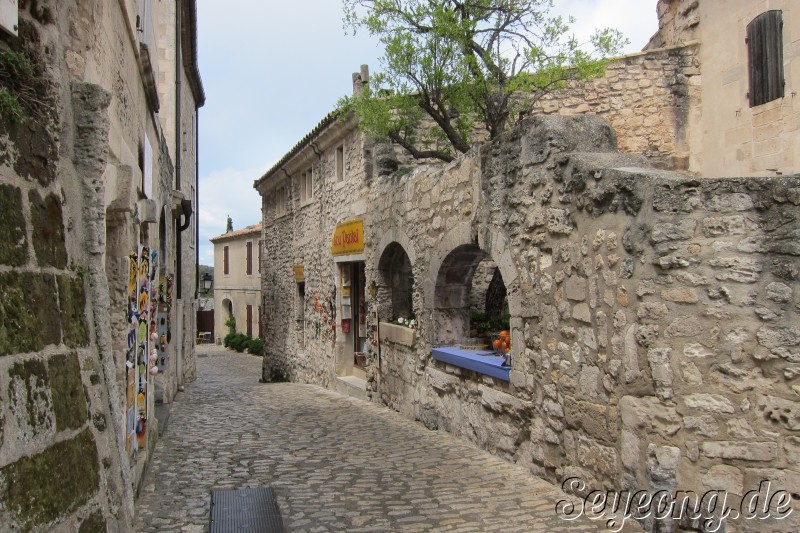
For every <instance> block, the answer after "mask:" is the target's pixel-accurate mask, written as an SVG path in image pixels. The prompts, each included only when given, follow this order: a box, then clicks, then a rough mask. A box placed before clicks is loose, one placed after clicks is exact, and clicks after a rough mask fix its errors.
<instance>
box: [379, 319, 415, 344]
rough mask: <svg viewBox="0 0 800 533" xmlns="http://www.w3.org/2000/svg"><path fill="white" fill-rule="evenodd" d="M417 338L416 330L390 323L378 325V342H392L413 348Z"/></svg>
mask: <svg viewBox="0 0 800 533" xmlns="http://www.w3.org/2000/svg"><path fill="white" fill-rule="evenodd" d="M416 338H417V330H415V329H411V328H407V327H405V326H400V325H397V324H392V323H390V322H381V324H380V340H381V342H394V343H397V344H402V345H403V346H409V347H412V346H414V341H415V340H416Z"/></svg>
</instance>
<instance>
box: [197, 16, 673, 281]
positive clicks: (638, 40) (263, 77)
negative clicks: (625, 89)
mask: <svg viewBox="0 0 800 533" xmlns="http://www.w3.org/2000/svg"><path fill="white" fill-rule="evenodd" d="M555 3H556V9H557V11H558V12H559V13H563V14H571V15H573V16H575V18H576V19H577V20H576V23H575V24H574V25H573V29H574V30H575V33H576V35H577V36H578V37H579V38H582V37H584V36H587V35H589V34H590V33H591V31H592V29H593V28H597V27H614V28H617V29H619V30H620V31H622V32H623V33H624V34H625V36H626V37H628V39H629V40H630V41H631V42H630V45H629V46H628V48H627V49H626V52H636V51H639V50H640V49H641V48H642V47H643V46H644V45H645V44H646V43H647V41H648V40H649V39H650V36H651V35H652V34H653V33H654V32H655V31H656V29H657V28H658V22H657V19H656V0H555ZM197 16H198V59H199V62H200V73H201V76H202V78H203V85H204V88H205V91H206V104H205V106H204V107H203V108H202V109H201V110H200V119H199V126H200V210H199V221H200V243H201V246H200V263H201V264H204V265H212V264H213V246H212V245H211V243H210V242H209V241H208V239H210V238H211V237H213V236H215V235H219V234H221V233H224V231H225V221H226V217H227V216H228V215H230V216H231V217H232V218H233V225H234V228H235V229H238V228H241V227H244V226H247V225H250V224H256V223H258V222H259V220H260V209H261V202H260V197H259V196H258V193H257V192H256V191H255V189H253V181H254V180H256V179H257V178H259V177H260V176H261V175H263V173H264V172H265V171H266V170H267V169H269V168H270V167H271V166H272V165H273V164H274V163H275V162H276V161H277V160H278V159H280V158H281V156H283V154H285V153H286V152H288V151H289V150H290V149H291V148H292V147H293V146H294V145H295V144H296V143H297V142H298V141H299V140H300V139H301V138H302V137H303V136H304V135H305V134H306V133H308V132H309V131H310V130H311V129H312V128H313V127H314V126H315V125H316V124H317V123H318V122H319V121H320V120H321V119H322V118H323V117H324V116H325V115H327V114H328V113H329V112H330V111H331V110H332V109H333V108H334V106H335V105H336V101H337V100H338V99H339V97H341V96H342V95H345V94H348V93H349V92H351V91H352V81H351V73H353V72H356V71H358V69H359V66H360V65H362V64H368V65H369V66H370V69H371V70H372V71H375V70H376V69H377V68H378V66H379V63H378V57H380V55H381V51H380V50H379V49H378V46H377V42H376V41H375V40H374V39H371V38H370V37H369V36H368V35H366V34H363V33H359V34H358V35H356V36H353V35H345V33H344V30H343V28H342V16H341V2H340V0H300V1H297V2H288V1H277V0H267V1H264V0H226V1H225V2H220V1H219V0H198V2H197Z"/></svg>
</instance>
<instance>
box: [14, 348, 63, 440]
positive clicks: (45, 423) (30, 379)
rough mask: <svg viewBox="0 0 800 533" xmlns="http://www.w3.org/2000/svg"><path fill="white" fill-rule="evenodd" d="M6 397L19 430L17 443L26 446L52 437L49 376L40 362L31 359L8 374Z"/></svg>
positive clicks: (17, 365)
mask: <svg viewBox="0 0 800 533" xmlns="http://www.w3.org/2000/svg"><path fill="white" fill-rule="evenodd" d="M8 377H9V384H8V397H9V400H10V403H11V408H12V409H11V410H12V412H13V414H14V416H15V417H16V420H17V427H18V428H19V430H20V435H19V437H18V438H19V440H20V441H22V442H24V443H26V444H30V443H31V442H36V441H41V440H42V439H43V438H49V437H51V436H52V433H53V427H54V426H55V421H54V414H53V395H52V392H51V390H50V376H49V374H48V372H47V367H46V366H45V364H44V363H43V362H42V361H39V360H36V359H31V360H28V361H24V362H20V363H16V364H14V365H13V366H12V367H11V368H10V369H9V370H8Z"/></svg>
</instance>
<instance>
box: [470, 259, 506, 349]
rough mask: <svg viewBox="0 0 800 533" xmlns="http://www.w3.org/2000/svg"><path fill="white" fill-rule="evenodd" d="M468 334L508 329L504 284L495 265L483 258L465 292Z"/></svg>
mask: <svg viewBox="0 0 800 533" xmlns="http://www.w3.org/2000/svg"><path fill="white" fill-rule="evenodd" d="M469 304H470V313H469V316H470V335H469V336H470V337H472V338H485V337H486V336H487V335H488V334H490V333H494V332H498V331H502V330H508V329H509V319H510V315H509V312H508V300H507V298H506V286H505V283H504V282H503V275H502V274H501V273H500V269H499V268H497V264H496V263H495V262H494V261H492V260H491V258H489V257H484V258H483V259H482V260H481V262H480V263H478V266H477V267H476V268H475V273H474V274H473V276H472V283H471V288H470V293H469Z"/></svg>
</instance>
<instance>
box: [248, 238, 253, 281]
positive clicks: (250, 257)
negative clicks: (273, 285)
mask: <svg viewBox="0 0 800 533" xmlns="http://www.w3.org/2000/svg"><path fill="white" fill-rule="evenodd" d="M252 274H253V242H252V241H247V275H248V276H250V275H252Z"/></svg>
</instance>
